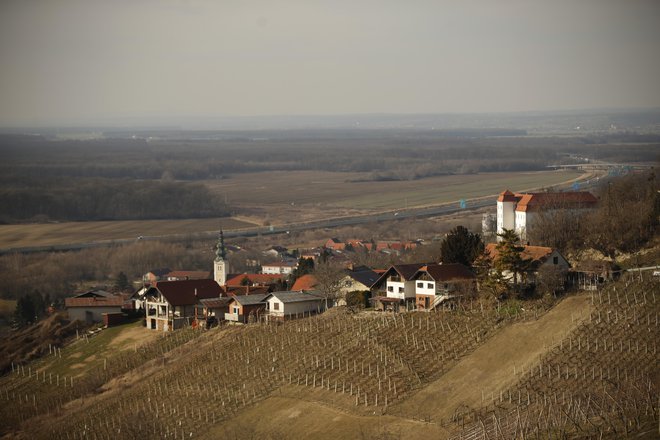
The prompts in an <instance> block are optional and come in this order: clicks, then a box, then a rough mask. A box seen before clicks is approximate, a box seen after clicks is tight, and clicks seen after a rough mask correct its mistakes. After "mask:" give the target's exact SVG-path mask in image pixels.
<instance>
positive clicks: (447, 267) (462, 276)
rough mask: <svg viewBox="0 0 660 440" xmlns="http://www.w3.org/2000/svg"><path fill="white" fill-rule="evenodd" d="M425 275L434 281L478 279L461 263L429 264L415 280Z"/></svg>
mask: <svg viewBox="0 0 660 440" xmlns="http://www.w3.org/2000/svg"><path fill="white" fill-rule="evenodd" d="M423 273H427V274H428V275H429V276H430V277H431V278H432V279H433V280H434V281H454V280H473V279H475V278H476V277H475V275H474V273H473V272H472V271H471V270H470V269H469V268H468V267H467V266H464V265H462V264H460V263H450V264H429V265H428V266H424V267H422V268H421V269H419V270H418V271H417V273H416V274H415V276H414V278H415V279H417V278H418V277H419V276H420V275H421V274H423Z"/></svg>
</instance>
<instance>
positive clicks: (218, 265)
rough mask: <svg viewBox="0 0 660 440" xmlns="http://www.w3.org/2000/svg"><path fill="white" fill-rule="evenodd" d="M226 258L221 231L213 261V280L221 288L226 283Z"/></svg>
mask: <svg viewBox="0 0 660 440" xmlns="http://www.w3.org/2000/svg"><path fill="white" fill-rule="evenodd" d="M226 257H227V251H226V249H225V237H224V235H223V234H222V229H221V230H220V235H219V236H218V244H217V245H216V247H215V260H214V261H213V279H214V280H215V282H216V283H218V284H219V285H221V286H224V285H225V283H226V282H227V263H226V262H225V258H226Z"/></svg>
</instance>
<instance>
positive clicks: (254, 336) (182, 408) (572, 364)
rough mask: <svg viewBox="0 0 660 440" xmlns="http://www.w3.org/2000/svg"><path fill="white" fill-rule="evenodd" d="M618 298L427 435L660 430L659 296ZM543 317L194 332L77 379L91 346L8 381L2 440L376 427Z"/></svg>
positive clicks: (451, 313)
mask: <svg viewBox="0 0 660 440" xmlns="http://www.w3.org/2000/svg"><path fill="white" fill-rule="evenodd" d="M654 287H656V288H657V286H654ZM617 289H618V290H614V287H612V290H607V291H604V292H598V293H596V292H594V294H593V297H592V301H593V307H594V308H593V310H595V311H592V312H591V314H590V315H589V316H588V317H587V319H586V320H583V321H581V323H580V324H577V323H576V325H577V329H576V330H575V331H573V332H571V333H569V334H568V336H566V337H565V338H563V339H561V340H559V341H556V342H555V343H554V344H553V347H551V348H550V349H549V350H548V351H547V352H546V354H545V355H544V356H542V357H541V358H540V359H539V362H538V363H535V364H533V365H521V366H520V367H518V368H517V369H515V371H512V372H511V374H512V375H515V385H514V386H513V387H510V388H509V389H507V390H506V391H503V392H501V393H499V395H492V394H491V395H488V396H482V406H481V408H476V409H466V410H464V411H457V412H456V413H455V414H454V415H453V416H452V417H451V418H447V419H442V418H438V419H431V418H429V419H427V420H424V423H428V424H438V425H441V426H442V427H443V428H446V429H448V430H449V431H451V432H456V433H458V434H457V437H456V438H464V439H471V438H475V439H476V438H485V437H484V435H487V436H488V437H487V438H497V437H498V436H499V437H500V438H515V437H519V438H529V437H530V435H533V434H535V433H539V432H543V433H544V435H545V433H548V434H550V435H549V436H550V437H566V436H568V437H581V436H582V437H590V436H592V435H594V434H598V433H615V434H616V435H621V434H622V433H623V434H625V433H627V432H632V431H634V432H643V431H645V430H652V429H653V427H654V426H656V429H657V410H658V408H657V399H658V390H657V371H656V370H657V367H656V365H657V363H658V362H657V361H658V355H657V351H656V350H657V347H656V344H657V339H658V327H657V312H658V304H657V296H658V294H657V293H653V292H654V291H652V290H651V288H650V287H649V286H648V284H647V285H646V288H644V287H642V286H641V285H630V286H627V287H625V288H624V286H617ZM656 290H657V289H656ZM542 313H543V310H534V309H529V308H528V310H527V311H524V312H521V311H520V310H519V309H515V310H513V309H512V310H509V309H501V310H495V309H488V310H487V309H483V308H481V307H479V306H477V305H475V304H470V303H468V304H464V305H462V306H460V307H459V308H458V309H457V310H442V311H438V312H434V313H421V312H420V313H418V312H414V313H405V314H396V315H394V314H386V313H373V312H365V313H360V314H349V313H346V312H345V311H343V310H341V309H337V310H331V311H329V312H327V313H325V314H323V315H318V316H314V317H310V318H304V319H300V320H295V321H288V322H285V323H261V324H254V325H250V326H243V327H238V326H229V327H222V328H219V329H212V330H210V331H201V330H193V329H185V330H182V331H178V332H174V333H171V334H167V335H163V336H160V337H158V338H157V339H155V340H153V341H151V342H148V343H145V344H143V345H140V346H138V345H134V346H127V347H124V349H123V350H119V351H117V350H115V351H112V352H107V353H106V355H105V356H102V357H101V356H98V357H96V358H93V359H92V361H91V362H90V363H89V364H87V365H86V368H84V369H82V368H78V369H76V368H74V367H76V364H75V363H74V362H75V360H76V357H75V354H76V353H77V352H78V351H79V350H80V349H81V346H85V345H86V344H87V345H89V346H92V345H93V344H94V343H95V341H94V338H91V339H90V340H87V339H86V338H84V339H80V340H78V341H76V342H75V343H73V344H71V345H69V346H67V347H62V348H61V349H60V348H57V349H55V348H54V349H52V352H51V354H50V355H49V356H47V357H45V358H43V359H41V360H39V361H37V362H33V363H30V364H27V365H20V366H18V365H17V366H14V367H13V371H12V373H11V374H9V375H7V376H4V377H2V378H0V401H4V404H3V405H2V406H1V407H0V419H1V420H3V426H2V430H1V431H0V434H5V433H8V432H17V431H19V432H22V433H24V434H25V435H26V436H27V437H28V438H65V439H87V438H89V439H114V438H119V437H121V438H137V437H140V438H172V439H175V438H181V439H183V438H191V437H199V436H202V435H204V434H205V433H206V432H208V431H209V429H211V428H213V427H214V426H217V425H219V424H222V423H226V422H227V421H230V420H232V419H233V418H234V417H236V416H237V415H239V414H241V413H242V412H243V411H244V410H245V409H246V408H248V407H250V406H253V405H255V404H256V405H258V404H259V402H261V401H263V400H264V399H267V398H268V397H269V396H272V395H273V394H274V393H279V394H280V395H281V394H282V393H285V394H288V395H291V396H306V397H307V398H309V399H313V400H315V401H317V402H320V403H322V404H323V405H326V406H329V407H333V408H337V409H338V410H340V411H345V412H350V413H351V414H357V415H360V416H364V417H376V416H378V415H382V414H392V412H391V409H392V408H396V407H397V405H400V404H401V403H403V402H405V401H406V400H407V399H409V398H410V397H411V396H412V395H414V394H415V393H417V392H419V391H420V390H422V389H424V388H425V387H427V386H428V385H429V384H430V383H432V382H434V381H436V380H438V379H439V378H441V377H442V376H443V375H445V374H446V373H447V372H448V371H450V370H451V369H452V368H453V367H454V366H456V365H457V363H459V362H460V361H461V359H465V358H466V357H469V355H470V354H471V353H473V352H474V351H475V350H476V349H477V348H479V347H481V346H482V345H483V344H484V343H486V342H487V341H488V340H489V339H491V337H493V335H495V334H497V333H498V332H500V330H501V329H502V328H506V327H508V326H511V325H517V324H516V323H520V322H526V321H534V320H535V319H536V318H537V316H540V314H542ZM98 337H101V336H98ZM465 374H470V372H469V371H466V373H465ZM652 432H657V431H652Z"/></svg>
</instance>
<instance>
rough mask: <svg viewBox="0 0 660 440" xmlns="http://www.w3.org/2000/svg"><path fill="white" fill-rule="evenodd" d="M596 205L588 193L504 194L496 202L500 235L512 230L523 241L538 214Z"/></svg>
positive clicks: (594, 198)
mask: <svg viewBox="0 0 660 440" xmlns="http://www.w3.org/2000/svg"><path fill="white" fill-rule="evenodd" d="M597 203H598V199H596V197H595V196H594V195H593V194H591V193H590V192H587V191H571V192H548V193H516V194H514V193H512V192H511V191H509V190H505V191H502V192H501V193H500V195H499V197H498V198H497V233H498V234H501V233H502V231H504V229H512V230H514V231H515V232H516V233H517V234H518V236H519V237H520V238H521V239H523V240H524V239H525V238H526V235H527V230H528V229H529V227H530V225H531V224H532V223H533V222H534V219H535V217H536V216H538V213H539V212H541V211H546V212H547V211H552V210H557V209H570V210H575V209H592V208H595V207H596V204H597Z"/></svg>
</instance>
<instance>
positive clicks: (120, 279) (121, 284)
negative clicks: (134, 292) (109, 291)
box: [115, 272, 131, 292]
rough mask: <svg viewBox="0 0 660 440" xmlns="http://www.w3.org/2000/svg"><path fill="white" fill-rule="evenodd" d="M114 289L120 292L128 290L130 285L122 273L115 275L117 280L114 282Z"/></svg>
mask: <svg viewBox="0 0 660 440" xmlns="http://www.w3.org/2000/svg"><path fill="white" fill-rule="evenodd" d="M115 287H116V288H117V289H119V290H120V291H122V292H123V291H125V290H128V289H130V287H131V283H129V282H128V277H127V276H126V274H125V273H124V272H119V275H117V279H116V280H115Z"/></svg>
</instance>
